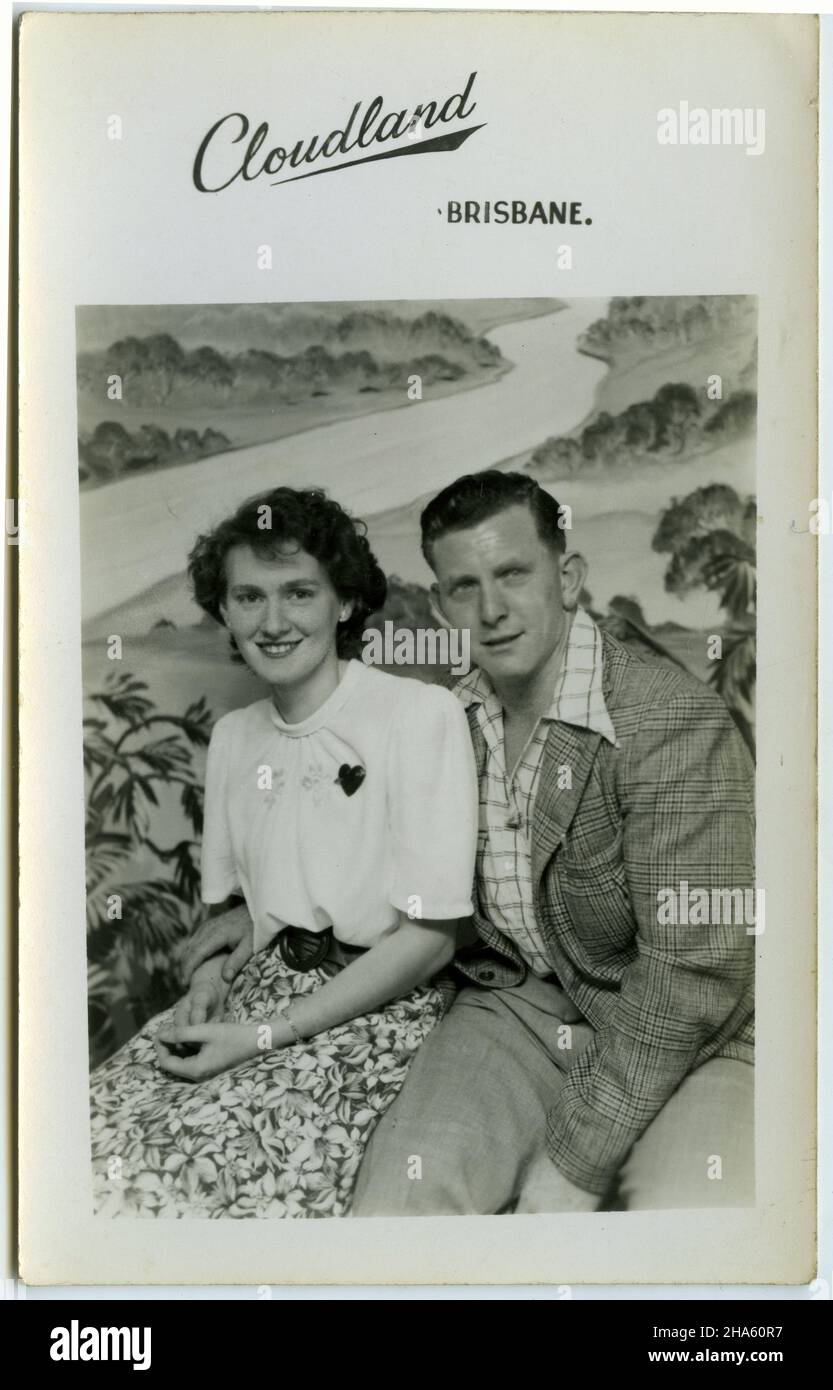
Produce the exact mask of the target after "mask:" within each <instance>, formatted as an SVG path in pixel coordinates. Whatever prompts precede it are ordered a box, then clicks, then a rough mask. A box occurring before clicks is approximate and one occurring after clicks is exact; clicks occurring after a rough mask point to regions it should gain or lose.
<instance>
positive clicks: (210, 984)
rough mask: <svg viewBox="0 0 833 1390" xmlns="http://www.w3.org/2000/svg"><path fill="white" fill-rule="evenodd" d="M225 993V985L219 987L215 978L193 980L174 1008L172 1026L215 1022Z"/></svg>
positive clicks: (182, 1026) (222, 1006)
mask: <svg viewBox="0 0 833 1390" xmlns="http://www.w3.org/2000/svg"><path fill="white" fill-rule="evenodd" d="M227 994H228V989H227V987H222V988H221V986H220V985H219V983H218V982H217V981H216V980H194V981H193V982H192V984H191V988H190V989H189V991H188V993H187V994H186V995H185V998H184V999H180V1001H179V1003H178V1004H177V1006H176V1008H175V1009H174V1026H175V1027H176V1028H187V1027H189V1025H191V1024H198V1023H215V1022H217V1021H218V1020H219V1019H220V1018H221V1017H222V1014H223V1008H224V1005H225V1002H226V995H227Z"/></svg>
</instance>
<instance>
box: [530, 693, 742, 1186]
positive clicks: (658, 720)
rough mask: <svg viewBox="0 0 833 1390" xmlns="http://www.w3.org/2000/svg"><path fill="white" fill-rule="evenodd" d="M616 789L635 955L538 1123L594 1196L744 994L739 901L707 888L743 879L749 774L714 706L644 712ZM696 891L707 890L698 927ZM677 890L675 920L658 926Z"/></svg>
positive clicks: (727, 1032)
mask: <svg viewBox="0 0 833 1390" xmlns="http://www.w3.org/2000/svg"><path fill="white" fill-rule="evenodd" d="M619 797H620V805H621V811H622V816H623V829H624V849H623V854H624V863H625V872H626V877H627V883H628V890H629V893H630V898H631V903H632V906H633V912H634V917H635V921H636V928H637V936H636V945H637V952H638V953H637V956H636V958H635V959H634V961H633V962H632V963H631V964H630V965H629V966H628V968H627V970H626V972H625V976H624V979H623V981H622V986H621V990H620V993H619V995H618V997H617V1000H616V1003H615V1005H614V1006H613V1009H612V1012H611V1016H610V1018H609V1019H608V1021H607V1022H606V1024H605V1025H604V1026H603V1027H602V1028H600V1029H599V1030H598V1031H597V1033H596V1035H595V1037H594V1039H593V1041H592V1042H591V1043H590V1044H589V1045H588V1047H587V1048H586V1049H585V1050H584V1051H583V1052H582V1053H581V1054H580V1055H579V1056H578V1057H577V1059H576V1061H575V1062H574V1063H573V1065H572V1067H571V1068H570V1071H569V1073H568V1076H567V1080H566V1082H565V1084H564V1087H563V1089H562V1091H561V1092H560V1094H559V1098H558V1104H557V1105H556V1106H555V1107H554V1108H553V1109H552V1110H551V1111H550V1114H549V1117H548V1124H547V1147H548V1151H549V1155H550V1158H551V1159H552V1161H553V1162H554V1163H555V1165H556V1166H557V1167H558V1169H559V1170H560V1171H561V1173H563V1174H564V1175H566V1176H567V1177H568V1178H569V1179H570V1181H571V1182H573V1183H575V1184H576V1185H577V1186H578V1187H581V1188H583V1189H585V1190H586V1191H588V1192H594V1193H598V1194H602V1193H603V1192H604V1191H605V1190H606V1188H607V1187H608V1186H609V1184H610V1182H611V1180H612V1178H613V1177H615V1175H616V1173H617V1172H618V1170H619V1168H620V1167H621V1165H622V1163H623V1162H624V1160H625V1158H626V1156H627V1154H628V1152H629V1151H630V1149H631V1147H632V1146H633V1144H634V1143H635V1142H636V1140H637V1139H638V1138H639V1137H640V1136H641V1134H642V1133H643V1132H644V1130H645V1129H646V1128H647V1126H648V1125H649V1124H650V1123H651V1121H652V1120H653V1119H654V1117H655V1116H656V1115H657V1114H658V1113H659V1111H660V1110H661V1109H662V1107H663V1105H664V1104H665V1102H666V1101H667V1100H668V1099H669V1097H670V1096H671V1094H672V1093H673V1091H674V1090H676V1088H677V1086H678V1085H679V1084H680V1082H681V1081H682V1080H683V1079H684V1077H685V1076H687V1075H688V1073H689V1072H690V1071H691V1070H692V1069H693V1067H694V1066H695V1065H696V1064H698V1063H699V1062H702V1061H704V1060H706V1058H707V1057H708V1056H711V1055H714V1053H715V1052H716V1051H717V1050H718V1048H719V1047H720V1046H721V1044H722V1043H724V1042H725V1041H727V1040H728V1039H730V1038H732V1037H733V1036H735V1035H736V1034H737V1032H738V1031H739V1029H740V1028H741V1027H742V1026H743V1024H744V1023H745V1022H746V1020H747V1019H748V1018H749V1016H750V1013H751V1008H752V1001H753V997H754V996H753V989H752V982H753V971H754V935H752V934H750V932H749V931H748V930H747V925H746V924H745V922H744V920H743V903H744V902H745V899H744V898H741V900H740V903H741V908H740V912H739V914H738V915H739V917H740V920H737V918H736V917H735V913H736V912H737V906H738V899H737V895H735V899H734V907H733V909H732V910H731V911H730V910H728V909H727V907H726V906H725V903H727V902H728V901H729V900H728V899H724V903H723V904H722V905H721V904H718V911H717V912H716V913H715V912H714V911H713V907H714V904H713V895H712V890H721V889H722V890H732V889H734V890H740V891H741V894H743V892H744V890H749V889H751V888H752V887H753V885H754V820H753V813H754V782H753V768H752V763H751V759H750V757H749V754H748V751H747V749H746V746H745V744H744V743H743V740H742V739H741V737H740V734H739V733H738V732H737V729H736V727H735V725H734V723H733V721H732V719H731V716H730V715H729V713H728V711H727V710H726V708H725V706H724V705H723V703H722V701H719V700H718V699H717V698H716V697H714V696H712V695H711V694H709V693H708V692H706V691H704V692H703V693H702V695H700V694H699V692H696V691H690V692H689V691H686V692H684V693H683V694H681V695H678V696H677V697H676V698H675V699H674V700H673V701H671V702H670V703H669V704H667V705H665V706H664V707H663V706H660V707H657V708H654V709H651V710H649V711H648V712H647V713H646V715H645V717H644V718H643V721H642V725H641V726H640V729H639V731H638V733H637V734H636V735H635V736H634V738H633V739H632V740H630V741H629V748H628V750H627V751H626V752H625V754H624V756H623V759H622V765H621V767H620V773H619ZM684 885H687V887H685V886H684ZM697 889H705V890H706V892H707V894H708V910H707V912H706V914H705V920H703V921H702V922H700V923H698V922H697V921H696V918H697V915H698V914H697V911H696V910H695V908H694V903H695V902H696V901H697V898H696V890H697ZM669 890H670V891H669ZM685 893H687V894H688V904H689V906H688V912H687V914H686V913H685V911H683V913H682V914H681V913H680V911H679V910H678V911H677V912H676V913H675V914H674V917H675V919H677V920H668V919H669V918H670V916H671V905H672V903H673V904H674V905H676V906H677V908H678V909H679V907H680V904H681V898H682V895H684V894H685ZM671 895H673V896H671ZM680 915H683V916H685V915H688V919H689V920H688V921H680V920H678V919H679V917H680ZM713 916H717V917H718V919H719V920H717V921H712V920H711V918H712V917H713ZM692 919H694V920H692Z"/></svg>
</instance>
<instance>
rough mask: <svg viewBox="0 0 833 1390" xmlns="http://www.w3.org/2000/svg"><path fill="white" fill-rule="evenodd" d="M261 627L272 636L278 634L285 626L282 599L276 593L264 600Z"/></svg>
mask: <svg viewBox="0 0 833 1390" xmlns="http://www.w3.org/2000/svg"><path fill="white" fill-rule="evenodd" d="M261 627H262V628H263V630H264V632H268V633H270V634H271V635H272V636H274V637H277V636H279V635H280V634H281V633H282V632H283V631H284V629H285V628H286V616H285V614H284V608H283V601H282V600H281V599H280V598H279V597H278V596H277V595H274V596H273V597H272V598H269V599H267V600H266V609H265V611H264V614H263V622H262V623H261Z"/></svg>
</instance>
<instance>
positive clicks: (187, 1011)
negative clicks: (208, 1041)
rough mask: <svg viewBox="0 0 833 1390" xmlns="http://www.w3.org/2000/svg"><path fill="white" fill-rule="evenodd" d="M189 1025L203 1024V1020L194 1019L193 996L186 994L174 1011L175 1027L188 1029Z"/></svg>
mask: <svg viewBox="0 0 833 1390" xmlns="http://www.w3.org/2000/svg"><path fill="white" fill-rule="evenodd" d="M189 1023H202V1019H199V1018H193V1017H192V1007H191V996H190V995H188V994H186V996H185V998H184V999H180V1001H179V1003H178V1004H177V1006H176V1008H175V1009H174V1027H176V1028H186V1027H187V1026H188V1024H189Z"/></svg>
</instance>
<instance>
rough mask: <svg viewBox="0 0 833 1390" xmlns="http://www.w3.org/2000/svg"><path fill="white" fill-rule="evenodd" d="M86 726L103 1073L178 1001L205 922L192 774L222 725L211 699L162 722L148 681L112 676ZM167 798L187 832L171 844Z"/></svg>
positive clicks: (199, 794) (199, 803)
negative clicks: (184, 954) (187, 950)
mask: <svg viewBox="0 0 833 1390" xmlns="http://www.w3.org/2000/svg"><path fill="white" fill-rule="evenodd" d="M90 699H91V701H92V703H93V704H94V706H96V707H97V711H100V713H98V712H97V713H96V714H95V715H91V716H90V717H88V718H86V719H85V720H84V768H85V772H86V776H87V796H86V846H87V931H88V962H89V977H88V1000H89V1015H90V1049H91V1060H92V1062H93V1064H95V1063H97V1062H99V1061H102V1060H103V1059H104V1058H105V1057H106V1056H107V1055H109V1053H110V1052H112V1051H113V1050H114V1048H115V1047H117V1046H118V1045H120V1043H121V1042H123V1041H124V1040H125V1039H126V1038H127V1037H130V1036H131V1035H132V1034H133V1033H134V1032H135V1031H136V1030H137V1029H138V1028H140V1027H141V1026H142V1024H143V1023H144V1022H145V1021H146V1020H147V1019H148V1018H151V1017H152V1016H153V1014H154V1013H156V1012H158V1010H159V1009H161V1008H165V1007H167V1005H169V1004H170V1003H171V1002H173V999H174V998H175V997H176V996H177V994H178V992H179V989H180V980H179V976H178V971H177V966H176V959H175V957H176V949H177V947H178V945H179V943H180V942H181V941H182V940H183V939H184V937H186V936H187V935H188V934H189V933H190V931H191V930H192V929H193V927H194V925H195V924H196V922H197V921H198V920H199V918H200V917H201V915H202V909H201V906H200V897H199V890H200V878H199V867H198V864H199V859H198V856H199V845H200V837H201V834H202V823H203V788H202V783H201V781H200V780H199V779H198V778H197V777H196V775H195V772H194V767H193V754H194V751H195V749H197V748H201V747H205V746H206V745H207V743H208V739H209V736H210V733H211V725H212V722H213V721H212V716H211V712H210V711H209V709H208V706H207V704H206V701H205V699H204V698H201V699H199V700H197V701H196V702H195V703H194V704H192V705H189V707H188V708H187V709H186V711H185V713H184V714H183V715H173V714H161V713H159V712H158V711H157V710H156V708H155V706H154V704H153V701H152V700H151V699H150V698H149V696H148V694H147V685H146V683H145V682H144V681H142V680H139V679H137V678H136V677H135V676H132V675H129V674H127V673H120V674H113V675H111V677H110V679H109V680H108V681H107V683H106V686H105V688H104V689H103V690H99V691H96V692H94V693H93V694H92V695H91V697H90ZM160 798H163V799H165V800H166V801H170V800H171V799H173V801H174V804H175V805H176V803H178V807H179V816H178V818H179V821H180V822H181V823H182V824H183V825H184V826H185V827H187V832H186V834H184V835H183V836H181V837H180V838H178V839H176V840H175V842H174V843H172V844H160V843H159V841H158V838H157V836H158V831H157V832H156V833H154V827H155V826H158V825H159V824H160V823H161V822H162V821H163V820H164V819H168V820H169V819H170V816H169V815H168V816H163V815H162V814H161V813H160Z"/></svg>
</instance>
